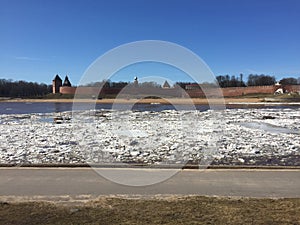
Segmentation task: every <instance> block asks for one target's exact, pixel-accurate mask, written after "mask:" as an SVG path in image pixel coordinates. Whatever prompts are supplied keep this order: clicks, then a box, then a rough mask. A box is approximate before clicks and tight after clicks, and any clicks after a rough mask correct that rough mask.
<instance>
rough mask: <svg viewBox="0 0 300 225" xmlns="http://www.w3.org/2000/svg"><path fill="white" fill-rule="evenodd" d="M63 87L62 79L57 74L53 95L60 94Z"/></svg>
mask: <svg viewBox="0 0 300 225" xmlns="http://www.w3.org/2000/svg"><path fill="white" fill-rule="evenodd" d="M61 86H62V79H61V78H60V77H59V76H58V74H57V75H56V76H55V78H54V79H53V80H52V93H53V94H56V93H59V88H60V87H61Z"/></svg>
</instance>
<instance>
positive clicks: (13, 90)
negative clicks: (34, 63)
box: [0, 79, 52, 98]
mask: <svg viewBox="0 0 300 225" xmlns="http://www.w3.org/2000/svg"><path fill="white" fill-rule="evenodd" d="M51 92H52V85H46V84H39V83H36V82H26V81H12V80H6V79H0V97H14V98H19V97H40V96H44V95H47V94H49V93H51Z"/></svg>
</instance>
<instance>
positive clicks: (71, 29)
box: [0, 0, 300, 84]
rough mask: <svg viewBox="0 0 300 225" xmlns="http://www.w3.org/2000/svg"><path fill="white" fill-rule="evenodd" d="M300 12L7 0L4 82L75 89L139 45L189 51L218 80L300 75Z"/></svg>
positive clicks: (2, 14) (1, 63) (207, 4)
mask: <svg viewBox="0 0 300 225" xmlns="http://www.w3.org/2000/svg"><path fill="white" fill-rule="evenodd" d="M299 12H300V1H299V0H264V1H263V0H259V1H258V0H251V1H250V0H247V1H245V0H119V1H117V0H109V1H108V0H102V1H101V0H82V1H76V0H73V1H72V0H70V1H64V0H61V1H59V0H53V1H43V0H40V1H34V0H22V1H21V0H20V1H15V0H0V30H1V33H0V78H5V79H9V78H10V79H14V80H20V79H21V80H28V81H37V82H44V83H49V84H50V83H51V80H52V79H53V77H54V75H55V74H59V75H61V76H62V77H63V76H64V75H66V74H68V75H69V77H70V80H71V82H73V83H74V84H76V83H77V82H78V81H79V80H80V77H81V76H82V75H83V73H84V71H85V70H86V69H87V68H88V66H89V65H90V64H91V63H92V62H93V61H94V60H95V59H97V58H98V57H99V56H101V55H102V54H104V53H105V52H106V51H108V50H110V49H112V48H115V47H117V46H119V45H121V44H125V43H128V42H133V41H139V40H164V41H170V42H174V43H177V44H179V45H182V46H184V47H186V48H188V49H190V50H191V51H193V52H195V53H196V54H197V55H199V56H200V57H201V58H202V59H203V60H204V61H205V62H206V63H207V64H208V66H209V67H210V68H211V70H212V71H213V72H214V74H215V75H220V74H230V75H238V74H240V73H243V74H245V75H248V74H250V73H257V74H261V73H265V74H269V75H274V76H275V77H276V78H277V79H280V78H282V77H284V76H295V77H300V13H299ZM157 71H160V70H159V69H158V70H157ZM131 72H132V71H131ZM165 72H166V73H167V70H166V71H165ZM145 74H151V71H145ZM135 75H137V74H135ZM138 75H139V74H138ZM141 76H142V74H141ZM166 76H170V77H172V75H171V74H167V75H166ZM132 78H133V76H132V74H129V73H128V76H127V77H126V76H124V77H122V79H123V80H128V81H130V80H132Z"/></svg>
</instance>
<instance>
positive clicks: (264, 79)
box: [216, 74, 300, 88]
mask: <svg viewBox="0 0 300 225" xmlns="http://www.w3.org/2000/svg"><path fill="white" fill-rule="evenodd" d="M216 80H217V82H218V84H219V86H220V87H222V88H223V87H246V86H265V85H274V84H275V83H276V79H275V77H274V76H270V75H265V74H260V75H258V74H249V75H248V80H247V82H246V83H245V82H244V81H243V74H240V76H237V77H236V76H229V75H220V76H217V77H216ZM279 83H280V84H282V85H288V84H291V85H297V84H300V78H298V79H296V78H293V77H289V78H283V79H281V80H280V81H279Z"/></svg>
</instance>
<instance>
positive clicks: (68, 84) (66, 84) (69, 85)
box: [63, 76, 72, 87]
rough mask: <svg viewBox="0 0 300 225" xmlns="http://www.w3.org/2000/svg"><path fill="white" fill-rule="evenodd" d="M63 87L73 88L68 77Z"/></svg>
mask: <svg viewBox="0 0 300 225" xmlns="http://www.w3.org/2000/svg"><path fill="white" fill-rule="evenodd" d="M63 86H68V87H71V86H72V85H71V82H70V81H69V78H68V76H66V77H65V80H64V83H63Z"/></svg>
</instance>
